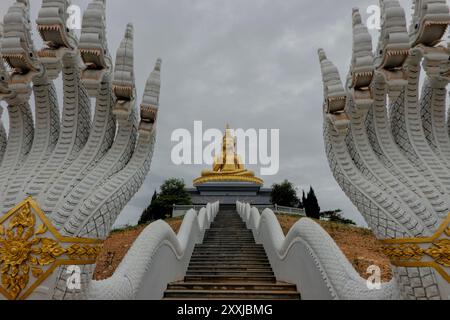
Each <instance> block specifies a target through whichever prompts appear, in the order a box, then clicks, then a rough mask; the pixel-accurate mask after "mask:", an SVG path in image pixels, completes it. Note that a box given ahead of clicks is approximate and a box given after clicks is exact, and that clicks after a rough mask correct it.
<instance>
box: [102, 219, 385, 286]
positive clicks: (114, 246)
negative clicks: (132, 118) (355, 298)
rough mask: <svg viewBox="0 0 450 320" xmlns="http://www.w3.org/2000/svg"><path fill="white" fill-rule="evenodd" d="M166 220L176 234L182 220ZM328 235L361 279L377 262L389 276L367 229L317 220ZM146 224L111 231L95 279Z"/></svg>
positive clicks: (108, 272)
mask: <svg viewBox="0 0 450 320" xmlns="http://www.w3.org/2000/svg"><path fill="white" fill-rule="evenodd" d="M278 218H279V221H280V224H281V226H282V228H283V230H284V232H285V233H287V232H288V231H289V230H290V228H291V227H292V226H293V225H294V224H295V223H296V222H297V221H298V219H299V218H298V217H295V216H288V215H279V216H278ZM167 223H168V224H169V225H170V226H171V227H172V228H173V230H174V231H175V232H176V233H177V232H178V230H179V228H180V226H181V223H182V219H180V218H178V219H169V220H167ZM319 223H320V224H321V225H322V227H323V228H324V229H325V230H326V231H327V232H328V233H329V234H330V235H331V237H332V238H333V239H334V240H335V241H336V243H337V244H338V246H339V247H340V248H341V250H342V251H343V252H344V254H345V255H346V256H347V258H348V259H349V261H350V262H351V263H352V264H353V266H354V267H355V269H356V270H357V271H358V272H359V274H360V275H361V276H362V277H363V278H367V277H368V276H369V275H368V274H366V270H367V267H369V266H370V265H378V266H379V267H380V268H381V270H382V278H383V281H389V280H390V279H391V278H392V271H391V268H390V266H389V260H388V258H387V257H386V256H385V255H384V254H383V251H382V247H381V244H380V242H378V240H377V239H376V238H375V237H374V235H373V234H372V232H371V231H370V230H368V229H362V228H358V227H353V226H347V225H343V224H338V223H332V222H324V221H320V222H319ZM147 226H148V225H142V226H137V227H133V228H128V229H124V230H119V231H115V232H113V233H112V234H111V235H110V237H109V238H108V239H107V240H106V241H105V244H104V247H103V251H102V253H101V254H100V256H99V258H98V260H97V268H96V271H95V275H94V278H95V279H96V280H102V279H107V278H109V277H110V276H112V275H113V273H114V271H115V270H116V268H117V267H118V266H119V264H120V262H121V261H122V259H123V258H124V256H125V255H126V253H127V252H128V250H129V249H130V247H131V246H132V244H133V243H134V241H135V240H136V239H137V238H138V237H139V235H140V234H141V232H142V231H143V230H144V229H145V228H146V227H147Z"/></svg>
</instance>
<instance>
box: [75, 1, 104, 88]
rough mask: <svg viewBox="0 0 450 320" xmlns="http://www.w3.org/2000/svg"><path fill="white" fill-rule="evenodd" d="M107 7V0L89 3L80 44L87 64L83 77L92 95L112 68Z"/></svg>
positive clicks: (81, 52) (79, 46)
mask: <svg viewBox="0 0 450 320" xmlns="http://www.w3.org/2000/svg"><path fill="white" fill-rule="evenodd" d="M105 9H106V8H105V0H94V1H92V2H91V3H90V4H89V5H88V7H87V10H86V12H85V13H84V16H83V24H82V29H81V37H80V43H79V45H78V48H79V50H80V54H81V58H82V59H83V62H84V64H85V69H84V70H83V72H82V75H81V79H82V81H83V84H84V85H85V87H86V89H87V90H88V92H89V94H90V95H91V96H95V95H96V94H97V92H98V89H99V86H100V83H101V81H102V80H103V77H104V76H105V75H107V74H110V73H111V69H112V61H111V56H110V54H109V50H108V44H107V39H106V15H105Z"/></svg>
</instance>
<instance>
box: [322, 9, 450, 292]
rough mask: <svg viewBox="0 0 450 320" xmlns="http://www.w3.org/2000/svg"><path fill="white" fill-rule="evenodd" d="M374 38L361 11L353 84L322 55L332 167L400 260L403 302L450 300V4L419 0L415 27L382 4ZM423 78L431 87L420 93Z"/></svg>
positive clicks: (355, 26)
mask: <svg viewBox="0 0 450 320" xmlns="http://www.w3.org/2000/svg"><path fill="white" fill-rule="evenodd" d="M380 4H381V10H382V29H381V33H380V38H379V44H378V48H377V50H376V51H375V53H373V50H372V39H371V37H370V35H369V33H368V31H367V29H366V27H365V26H364V25H363V23H362V21H361V16H360V14H359V12H358V10H357V9H354V11H353V56H352V60H351V66H350V72H349V74H348V76H347V79H346V83H345V85H344V84H343V83H342V82H341V78H340V76H339V73H338V70H337V68H336V67H335V66H334V65H333V64H332V63H331V62H330V61H329V60H328V58H327V56H326V55H325V52H324V51H323V50H319V59H320V65H321V68H322V76H323V85H324V97H325V102H324V109H323V112H324V139H325V145H326V152H327V156H328V160H329V163H330V167H331V170H332V172H333V174H334V176H335V178H336V180H337V182H338V183H339V185H340V186H341V188H342V189H343V190H344V192H345V193H346V194H347V196H348V197H349V198H350V199H351V201H352V202H353V203H354V204H355V206H356V207H357V208H358V209H359V211H360V212H361V214H362V215H363V216H364V218H365V219H366V221H367V223H368V224H369V226H370V228H371V229H372V230H373V231H374V233H375V235H376V236H377V238H378V239H380V240H382V241H383V243H384V246H385V252H386V254H387V255H388V256H389V258H390V259H391V261H392V264H393V266H394V270H395V278H396V280H397V282H398V286H399V290H400V292H401V295H402V297H403V298H405V299H448V298H449V297H450V216H449V211H450V209H449V208H450V164H449V163H450V162H449V160H450V136H449V127H450V124H449V123H448V121H446V96H447V91H446V86H447V84H448V82H449V79H450V64H449V56H450V51H449V48H448V47H447V46H446V45H445V46H444V43H443V41H442V38H443V36H444V34H445V32H446V30H447V27H448V24H449V23H450V16H449V8H448V5H447V4H446V1H445V0H422V1H419V0H417V1H414V17H413V23H412V25H411V27H410V28H409V32H408V28H407V26H406V18H405V13H404V10H403V9H402V8H401V7H400V5H399V2H398V1H396V0H385V1H380ZM421 73H423V75H424V77H425V82H424V85H423V88H422V92H421V94H420V92H419V91H420V90H419V81H420V79H421Z"/></svg>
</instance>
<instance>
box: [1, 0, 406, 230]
mask: <svg viewBox="0 0 450 320" xmlns="http://www.w3.org/2000/svg"><path fill="white" fill-rule="evenodd" d="M31 2H32V13H31V16H32V20H33V21H34V20H35V19H36V17H37V13H38V10H39V7H40V4H41V1H38V0H31ZM72 2H73V3H74V4H77V5H80V7H81V8H82V9H83V10H84V9H85V8H86V6H87V4H88V3H89V1H87V0H74V1H72ZM400 2H401V4H402V5H403V7H404V8H405V9H406V10H407V12H408V13H409V12H410V8H411V1H400ZM11 3H13V1H12V0H2V1H1V2H0V12H2V13H3V14H4V13H5V12H6V10H7V7H8V6H9V5H10V4H11ZM375 4H378V1H376V0H372V1H364V0H340V1H336V0H282V1H276V0H245V1H243V0H170V1H167V0H128V1H122V0H109V1H107V20H108V41H109V49H110V51H111V53H112V54H113V55H114V56H115V52H116V50H117V47H118V45H119V43H120V41H121V38H122V36H123V33H124V30H125V26H126V24H127V23H128V22H132V23H133V24H134V27H135V44H134V47H135V70H136V71H135V72H136V77H137V81H136V83H137V85H138V93H139V95H138V96H139V97H141V96H142V90H143V87H144V84H145V81H146V79H147V77H148V74H149V73H150V72H151V70H152V69H153V66H154V62H155V60H156V59H157V58H158V57H161V58H162V59H163V67H162V91H161V106H160V111H159V119H158V121H159V123H158V141H157V146H156V149H155V154H154V157H153V164H152V168H151V173H150V174H149V176H148V178H147V180H146V182H145V185H144V186H143V188H142V189H141V191H140V192H139V193H138V194H137V195H136V196H135V198H134V199H133V201H132V202H131V203H130V205H129V206H128V207H127V208H126V210H125V211H124V212H123V213H122V215H121V216H120V217H119V220H118V222H117V224H118V225H125V224H134V223H136V222H137V220H138V218H139V216H140V214H141V212H142V210H143V209H144V208H145V207H146V206H147V205H148V204H149V201H150V198H151V196H152V194H153V192H154V190H155V189H157V188H158V187H159V186H160V185H161V183H162V182H163V181H164V180H165V179H167V178H171V177H177V178H183V179H184V180H185V181H186V184H187V185H188V186H192V180H193V179H194V178H196V177H197V176H198V175H199V174H200V171H201V170H202V169H206V168H205V167H204V166H175V165H173V164H172V162H171V158H170V156H171V150H172V148H173V147H174V145H175V144H174V143H172V142H171V134H172V132H173V131H174V130H175V129H178V128H185V129H188V130H190V131H192V130H193V125H194V121H197V120H198V121H203V126H204V127H205V129H207V128H219V129H224V128H225V125H226V124H227V123H229V124H230V125H231V127H233V128H243V129H250V128H255V129H280V140H281V141H280V171H279V174H278V175H276V176H272V177H263V178H264V180H265V182H266V186H267V187H268V186H270V185H272V184H273V183H274V182H280V181H282V180H284V179H289V180H290V181H291V182H293V183H294V184H295V185H297V186H300V187H302V188H309V185H312V186H313V187H314V188H315V190H316V193H317V196H318V199H319V202H320V205H321V207H322V209H323V210H325V209H336V208H340V209H343V210H344V213H345V216H346V217H348V218H350V219H353V220H355V221H356V222H358V223H359V224H364V220H363V219H362V217H361V215H360V214H359V213H358V211H357V210H356V208H355V207H354V206H353V205H352V204H351V202H350V201H349V200H348V199H347V197H346V196H345V194H344V193H343V192H342V191H341V189H340V187H339V186H338V184H337V183H336V182H335V180H334V178H333V176H332V174H331V171H330V169H329V166H328V162H327V159H326V156H325V151H324V150H325V149H324V144H323V137H322V102H323V96H322V83H321V75H320V67H319V63H318V59H317V53H316V52H317V49H318V48H321V47H323V48H324V49H325V50H326V52H327V54H328V56H329V58H330V59H332V60H333V62H334V63H335V64H336V65H337V66H338V68H339V70H340V72H341V76H342V77H343V76H345V75H346V72H347V70H348V67H349V61H350V58H351V41H352V34H351V14H352V8H353V7H355V6H358V7H359V8H360V10H361V12H362V13H363V17H364V19H366V18H367V15H366V14H365V12H366V10H367V8H368V7H369V6H370V5H375ZM372 34H373V36H374V43H376V36H377V32H376V31H373V32H372ZM35 39H36V46H37V47H39V46H40V42H39V40H38V37H37V36H36V32H35ZM139 102H140V101H139ZM6 120H7V119H6ZM251 169H253V170H255V171H259V170H258V168H257V167H253V168H251Z"/></svg>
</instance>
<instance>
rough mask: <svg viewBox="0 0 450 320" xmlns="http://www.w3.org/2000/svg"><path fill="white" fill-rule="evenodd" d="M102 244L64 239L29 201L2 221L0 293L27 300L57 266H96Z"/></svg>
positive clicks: (12, 298) (70, 238)
mask: <svg viewBox="0 0 450 320" xmlns="http://www.w3.org/2000/svg"><path fill="white" fill-rule="evenodd" d="M102 244H103V241H102V240H97V239H86V238H72V237H64V236H62V235H61V234H60V233H59V232H58V230H56V228H55V227H54V226H53V225H52V223H51V222H50V220H48V219H47V217H46V216H45V213H44V212H43V211H42V210H41V209H40V208H39V206H38V204H37V203H36V202H35V201H34V200H33V199H32V198H31V197H30V198H27V199H25V200H24V201H22V202H21V203H20V204H18V205H17V206H16V207H15V208H13V209H12V210H10V211H9V212H8V213H6V214H5V215H4V216H3V217H2V218H0V274H1V285H0V294H2V295H3V296H5V298H6V299H8V300H25V299H26V298H28V297H29V296H30V295H31V294H32V293H33V292H34V290H36V288H37V287H38V286H39V285H41V284H42V283H43V282H44V281H45V280H46V279H47V278H48V277H49V276H50V275H51V274H52V273H53V271H54V270H55V269H56V268H57V267H59V266H63V265H87V264H95V262H96V259H97V256H98V255H99V253H100V251H101V249H102Z"/></svg>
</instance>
